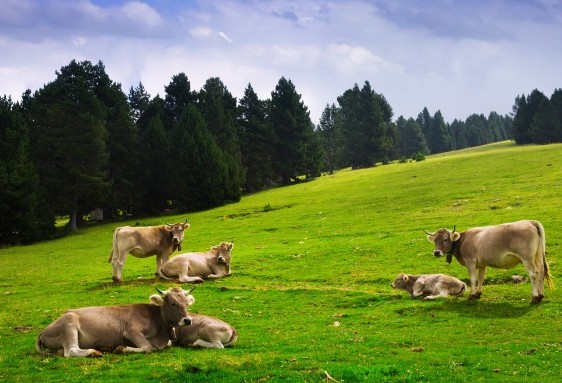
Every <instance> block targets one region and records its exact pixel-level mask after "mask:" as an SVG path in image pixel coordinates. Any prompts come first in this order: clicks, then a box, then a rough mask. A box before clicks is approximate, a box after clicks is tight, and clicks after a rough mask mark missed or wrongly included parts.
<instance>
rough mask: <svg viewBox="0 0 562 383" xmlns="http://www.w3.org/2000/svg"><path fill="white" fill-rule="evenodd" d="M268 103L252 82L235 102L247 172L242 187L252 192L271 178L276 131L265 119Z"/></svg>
mask: <svg viewBox="0 0 562 383" xmlns="http://www.w3.org/2000/svg"><path fill="white" fill-rule="evenodd" d="M266 108H267V105H266V103H265V102H264V101H261V100H259V98H258V95H257V94H256V93H255V92H254V89H253V88H252V85H251V84H248V86H247V87H246V89H245V90H244V97H242V98H241V99H240V103H239V105H238V118H237V125H238V136H239V138H240V150H241V153H242V164H243V166H244V168H245V172H246V182H245V185H244V189H245V190H246V191H249V192H252V191H255V190H258V189H261V188H263V187H264V186H266V185H268V184H269V183H270V182H271V181H272V180H273V165H272V156H273V150H274V148H275V132H274V131H273V127H272V126H271V124H270V121H269V120H268V119H267V109H266Z"/></svg>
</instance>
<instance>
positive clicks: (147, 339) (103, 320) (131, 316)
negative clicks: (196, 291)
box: [36, 287, 195, 357]
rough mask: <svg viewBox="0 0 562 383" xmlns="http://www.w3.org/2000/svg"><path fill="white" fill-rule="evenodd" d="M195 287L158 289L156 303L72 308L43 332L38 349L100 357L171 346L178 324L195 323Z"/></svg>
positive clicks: (147, 351)
mask: <svg viewBox="0 0 562 383" xmlns="http://www.w3.org/2000/svg"><path fill="white" fill-rule="evenodd" d="M192 290H193V289H192ZM192 290H190V291H188V292H186V291H184V290H183V289H181V288H177V287H174V288H171V289H170V290H167V291H160V290H158V291H159V292H160V295H158V294H154V295H151V296H150V301H151V302H152V304H149V303H146V304H133V305H126V306H97V307H85V308H80V309H73V310H68V311H67V312H66V313H65V314H63V315H62V316H61V317H60V318H58V319H57V320H55V321H54V322H52V323H51V324H50V325H49V326H47V327H46V328H45V329H44V330H43V331H42V332H41V334H39V337H38V338H37V342H36V348H37V351H39V352H40V353H46V350H50V352H51V353H54V354H58V355H64V356H65V357H73V356H80V357H84V356H94V357H97V356H102V355H103V354H102V351H109V352H111V351H113V352H115V353H130V352H140V353H149V352H152V351H155V350H161V349H164V348H167V347H170V346H171V344H172V342H171V336H170V335H171V334H173V329H174V327H176V326H186V325H190V324H191V323H192V319H191V317H190V316H189V314H188V312H187V306H189V305H190V304H192V303H193V302H194V301H195V299H194V298H193V296H192V295H190V294H189V293H190V292H191V291H192Z"/></svg>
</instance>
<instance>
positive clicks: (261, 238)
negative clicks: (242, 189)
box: [0, 142, 562, 383]
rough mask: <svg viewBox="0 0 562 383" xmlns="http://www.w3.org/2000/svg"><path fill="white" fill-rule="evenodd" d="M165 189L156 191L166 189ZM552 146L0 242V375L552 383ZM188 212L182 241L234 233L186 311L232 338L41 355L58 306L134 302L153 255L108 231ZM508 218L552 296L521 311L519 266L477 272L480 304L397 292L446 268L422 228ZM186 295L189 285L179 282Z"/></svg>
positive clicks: (468, 156)
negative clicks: (526, 238) (116, 263)
mask: <svg viewBox="0 0 562 383" xmlns="http://www.w3.org/2000/svg"><path fill="white" fill-rule="evenodd" d="M170 187H171V188H173V183H171V184H170ZM561 205H562V145H546V146H515V145H514V144H513V143H511V142H503V143H498V144H492V145H488V146H483V147H479V148H473V149H470V150H463V151H457V152H452V153H446V154H440V155H434V156H428V157H427V159H426V160H425V161H422V162H410V163H405V164H390V165H386V166H377V167H374V168H370V169H363V170H353V171H352V170H347V171H341V172H338V173H335V174H332V175H324V176H322V177H320V178H318V179H316V180H313V181H311V182H306V183H301V184H297V185H293V186H289V187H282V188H277V189H272V190H267V191H264V192H260V193H256V194H252V195H248V196H245V197H243V198H242V201H241V202H239V203H236V204H231V205H227V206H223V207H220V208H216V209H212V210H209V211H204V212H197V213H189V214H182V215H175V216H166V217H154V218H146V219H138V220H135V219H133V220H131V221H126V222H118V223H107V224H103V225H98V226H91V227H87V228H84V229H81V230H80V231H79V232H78V233H77V234H75V235H71V236H68V237H66V238H62V239H58V240H53V241H49V242H43V243H39V244H34V245H30V246H17V247H11V248H4V249H1V250H0V270H1V273H0V300H1V305H0V380H1V381H2V382H82V381H83V382H116V381H122V382H170V383H171V382H334V381H338V382H346V383H351V382H471V383H473V382H514V381H516V382H518V383H521V382H559V381H560V376H561V371H562V321H561V313H562V271H561V269H562V267H561V266H562V262H561V260H562V255H561V254H560V253H561V252H562V245H561V243H560V242H561V238H562V206H561ZM185 218H187V220H188V222H189V223H190V224H191V228H190V229H189V230H188V231H187V232H186V235H185V240H184V243H183V249H184V250H185V251H188V250H189V251H191V250H196V251H203V250H207V249H208V248H209V247H210V246H211V245H214V244H218V243H219V242H221V241H232V240H233V241H234V243H235V247H234V250H233V262H232V272H233V274H232V276H230V277H228V278H225V279H221V280H215V281H206V282H205V283H203V284H200V285H198V287H197V289H196V290H195V291H194V296H195V298H196V302H195V304H194V305H193V306H192V307H191V311H192V312H197V313H204V314H208V315H213V316H217V317H219V318H221V319H223V320H225V321H227V322H229V323H231V324H232V325H233V326H234V327H235V328H236V329H237V330H238V332H239V334H240V336H239V341H238V343H237V344H236V345H235V347H233V348H229V349H225V350H201V349H185V348H172V349H167V350H163V351H160V352H155V353H152V354H148V355H114V354H105V355H104V356H103V357H102V358H99V359H81V358H77V359H76V358H75V359H66V358H62V357H55V356H44V355H40V354H38V353H37V352H36V350H35V340H36V338H37V335H38V334H39V333H40V331H41V330H42V329H43V328H44V327H45V326H47V325H48V324H49V323H50V322H51V321H53V320H54V319H56V318H57V317H58V316H60V315H61V314H62V313H63V312H64V311H65V310H66V309H68V308H74V307H83V306H93V305H119V304H129V303H137V302H148V297H149V295H151V294H153V293H154V292H155V287H159V288H168V287H171V286H174V285H177V284H174V283H170V282H168V281H162V280H158V279H155V278H154V269H155V258H154V257H152V258H145V259H139V258H135V257H132V256H129V257H128V258H127V262H126V264H125V268H124V271H123V280H124V281H123V284H121V285H114V284H113V282H112V280H111V265H110V264H109V263H108V262H107V259H108V256H109V253H110V249H111V241H112V233H113V230H114V229H115V227H117V226H123V225H157V224H162V223H164V222H171V221H174V222H177V221H182V222H183V220H184V219H185ZM519 219H537V220H539V221H541V222H542V223H543V225H544V227H545V230H546V242H547V260H548V261H549V264H550V267H551V272H552V274H553V276H554V278H555V279H554V282H555V286H556V287H555V289H553V290H548V289H546V290H545V299H544V301H543V303H542V304H540V305H531V304H530V303H529V302H530V300H531V285H530V283H529V281H528V280H527V279H526V280H525V281H524V282H523V283H521V284H514V283H512V282H511V281H510V277H511V276H512V275H514V274H519V275H522V276H525V277H527V274H526V272H525V269H524V268H523V267H522V266H518V267H516V268H514V269H511V270H500V269H488V274H487V276H486V280H485V282H484V289H483V294H482V298H481V299H480V300H479V301H468V300H467V294H466V295H465V296H463V297H460V298H447V299H442V300H437V301H422V300H417V299H411V298H409V297H408V296H407V294H406V292H404V291H397V290H393V289H392V288H391V287H390V283H391V281H392V280H393V279H394V278H395V277H396V276H397V275H398V274H399V273H400V272H406V273H412V274H419V273H446V274H449V275H452V276H455V277H458V278H460V279H462V280H464V281H468V273H467V271H466V269H465V268H464V267H463V266H461V265H460V264H458V263H457V262H456V260H453V263H451V264H450V265H448V264H447V263H446V262H445V259H444V257H443V258H435V257H433V255H432V251H433V245H432V244H431V243H429V242H428V241H427V240H426V239H425V237H426V235H425V234H424V233H423V231H422V230H423V229H424V230H427V231H435V230H437V229H438V228H440V227H448V228H452V227H453V226H454V225H456V227H457V230H458V231H463V230H465V229H468V228H470V227H473V226H480V225H490V224H498V223H502V222H509V221H515V220H519ZM184 287H189V286H184Z"/></svg>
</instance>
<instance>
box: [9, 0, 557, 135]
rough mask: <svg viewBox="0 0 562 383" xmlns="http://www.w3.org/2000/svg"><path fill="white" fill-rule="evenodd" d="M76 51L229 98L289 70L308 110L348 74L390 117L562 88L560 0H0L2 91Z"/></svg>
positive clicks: (149, 82)
mask: <svg viewBox="0 0 562 383" xmlns="http://www.w3.org/2000/svg"><path fill="white" fill-rule="evenodd" d="M73 59H75V60H77V61H83V60H88V61H91V62H92V63H94V64H95V63H97V62H98V61H102V62H103V64H104V65H105V69H106V73H107V74H108V75H109V77H110V78H111V79H112V80H113V81H115V82H117V83H120V84H121V86H122V89H123V91H124V92H125V93H126V94H128V93H129V89H130V87H131V86H133V87H136V86H138V84H139V82H142V84H143V85H144V87H145V88H146V90H147V91H148V93H150V95H151V96H152V97H154V96H156V95H157V94H160V95H161V96H164V94H165V93H164V87H165V86H166V85H168V84H169V83H170V81H171V79H172V77H173V76H174V75H176V74H178V73H182V72H183V73H185V74H186V75H187V77H188V79H189V81H190V83H191V88H192V90H200V89H201V87H202V86H203V85H204V84H205V81H206V80H207V79H209V78H211V77H219V78H220V79H221V81H222V82H223V83H224V85H225V86H226V87H227V89H228V90H229V92H230V93H231V94H232V95H233V96H234V97H237V98H238V99H240V98H241V97H242V96H243V95H244V90H245V89H246V87H247V86H248V84H251V85H252V87H253V89H254V91H255V92H256V93H257V94H258V96H259V98H260V99H263V100H265V99H268V98H270V97H271V92H272V91H274V90H275V86H276V85H277V83H278V81H279V79H280V78H281V77H285V78H286V79H289V80H291V81H292V83H293V84H294V86H295V89H296V91H297V93H299V94H300V95H301V97H302V101H303V102H304V104H305V105H306V106H307V107H308V109H309V111H310V116H311V119H312V122H313V123H315V124H318V122H319V119H320V116H321V114H322V112H323V110H324V108H325V107H326V105H327V104H332V103H334V104H336V105H337V98H338V96H341V95H342V94H343V93H344V92H345V91H346V90H348V89H351V88H353V86H354V85H355V84H358V85H359V87H362V86H363V84H364V83H365V81H369V83H370V84H371V87H372V88H373V89H374V90H375V91H376V92H377V93H380V94H383V95H384V96H385V98H386V99H387V101H388V102H389V104H390V105H391V107H392V109H393V111H394V119H396V118H398V117H399V116H404V117H405V118H409V117H413V118H416V117H417V115H418V114H419V113H420V112H421V111H422V110H423V108H424V107H427V108H428V110H429V112H430V113H432V114H433V113H435V112H436V111H438V110H440V111H441V113H442V114H443V117H444V119H445V121H446V122H452V121H453V120H454V119H459V120H465V119H466V118H467V117H468V116H470V115H471V114H474V113H477V114H484V115H486V116H487V115H488V114H489V113H490V112H491V111H495V112H497V113H499V114H502V115H504V114H509V113H511V112H512V106H513V104H514V100H515V97H516V96H518V95H521V94H529V93H531V91H532V90H534V89H538V90H540V91H541V92H543V93H544V94H545V95H546V96H547V97H550V95H551V94H552V92H553V91H554V89H556V88H562V0H526V1H524V0H349V1H344V0H326V1H324V0H315V1H312V0H294V1H292V0H278V1H277V0H271V1H268V0H264V1H258V0H184V1H181V0H135V1H129V0H113V1H111V0H0V96H2V95H6V96H10V97H11V98H12V100H14V101H18V100H20V99H21V95H22V93H23V92H24V91H25V90H26V89H31V90H32V91H35V90H38V89H40V88H41V87H42V86H43V85H44V84H46V83H49V82H51V81H53V80H54V79H55V78H56V73H55V72H56V71H58V70H60V68H61V67H63V66H66V65H68V64H69V63H70V62H71V61H72V60H73Z"/></svg>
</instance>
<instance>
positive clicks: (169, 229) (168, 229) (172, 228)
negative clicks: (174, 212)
mask: <svg viewBox="0 0 562 383" xmlns="http://www.w3.org/2000/svg"><path fill="white" fill-rule="evenodd" d="M164 229H166V231H173V230H174V227H173V226H172V225H168V224H166V226H164Z"/></svg>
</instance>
